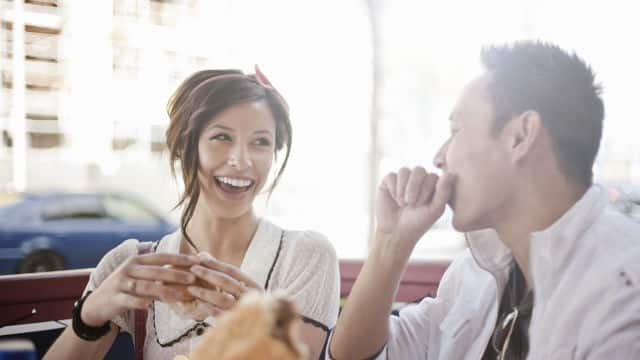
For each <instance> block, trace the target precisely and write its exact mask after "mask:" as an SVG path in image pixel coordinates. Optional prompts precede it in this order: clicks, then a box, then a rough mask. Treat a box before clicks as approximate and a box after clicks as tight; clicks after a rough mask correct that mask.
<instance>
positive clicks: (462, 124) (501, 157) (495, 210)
mask: <svg viewBox="0 0 640 360" xmlns="http://www.w3.org/2000/svg"><path fill="white" fill-rule="evenodd" d="M489 79H490V78H489V76H488V75H485V76H482V77H479V78H477V79H476V80H474V81H472V82H471V83H469V84H468V85H467V86H466V88H465V89H464V91H463V92H462V94H461V96H460V98H459V99H458V102H457V103H456V105H455V107H454V109H453V112H452V113H451V117H450V119H449V121H450V127H451V135H450V137H449V139H447V141H446V142H445V143H444V144H443V145H442V147H441V148H440V150H439V151H438V153H437V154H436V157H435V159H434V163H435V165H436V166H437V167H438V168H440V169H442V170H443V171H449V172H451V173H454V174H455V175H457V181H456V184H455V187H454V191H453V195H452V197H451V200H450V202H449V205H450V206H451V208H452V209H453V226H454V228H455V229H456V230H458V231H471V230H479V229H483V228H487V227H494V225H495V220H496V219H499V218H500V216H501V215H500V214H501V213H503V211H504V209H505V205H504V204H505V203H506V199H507V198H508V196H509V193H510V191H511V184H510V181H512V180H511V179H513V177H512V176H511V174H510V171H511V167H510V166H509V161H508V157H507V155H508V152H507V149H508V146H507V144H506V141H504V140H503V139H502V138H503V137H502V136H501V135H502V134H501V133H498V134H495V135H494V133H493V130H492V126H493V110H492V108H493V106H492V103H491V98H490V94H489V92H488V88H487V85H488V83H489Z"/></svg>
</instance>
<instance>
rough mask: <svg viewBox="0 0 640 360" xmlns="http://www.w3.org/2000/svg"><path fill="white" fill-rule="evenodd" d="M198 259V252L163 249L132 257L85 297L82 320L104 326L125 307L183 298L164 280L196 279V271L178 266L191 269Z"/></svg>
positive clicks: (182, 281) (185, 281) (189, 281)
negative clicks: (195, 254)
mask: <svg viewBox="0 0 640 360" xmlns="http://www.w3.org/2000/svg"><path fill="white" fill-rule="evenodd" d="M198 262H199V259H198V258H197V257H196V256H189V255H175V254H164V253H152V254H145V255H137V256H134V257H131V258H129V259H128V260H127V261H125V262H124V263H123V264H122V265H120V267H118V268H117V269H116V270H115V271H114V272H113V273H111V275H109V276H108V277H107V278H106V279H105V280H104V281H103V282H102V284H100V286H98V287H97V288H96V289H95V290H94V292H93V293H91V295H90V296H89V297H88V298H87V299H86V300H85V302H84V304H83V306H82V313H81V314H80V316H81V317H82V321H83V322H84V323H86V324H87V325H89V326H101V325H103V324H104V323H106V322H107V321H110V320H111V319H113V318H114V317H116V316H118V315H120V314H122V313H123V312H125V311H126V310H129V309H146V308H147V307H148V306H149V304H150V303H151V302H152V301H153V300H162V301H168V302H170V301H177V300H180V297H181V295H182V293H181V292H180V291H178V290H177V289H175V288H172V287H171V286H167V285H165V284H180V285H191V284H193V283H195V280H196V277H195V275H193V274H192V273H190V272H189V271H185V270H179V269H180V268H182V269H188V268H189V267H191V266H192V265H195V264H197V263H198ZM165 265H172V267H167V266H165ZM176 268H178V269H176Z"/></svg>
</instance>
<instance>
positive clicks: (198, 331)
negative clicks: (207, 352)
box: [196, 327, 204, 336]
mask: <svg viewBox="0 0 640 360" xmlns="http://www.w3.org/2000/svg"><path fill="white" fill-rule="evenodd" d="M203 333H204V329H203V328H201V327H198V328H197V329H196V335H198V336H200V335H202V334H203Z"/></svg>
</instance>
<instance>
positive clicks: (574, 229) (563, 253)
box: [465, 185, 607, 292]
mask: <svg viewBox="0 0 640 360" xmlns="http://www.w3.org/2000/svg"><path fill="white" fill-rule="evenodd" d="M606 204H607V195H606V191H605V190H604V189H603V188H602V187H601V186H598V185H592V186H591V187H590V188H589V189H588V190H587V192H585V194H584V195H583V196H582V197H581V198H580V200H578V201H577V202H576V203H575V204H574V205H573V206H572V207H571V208H570V209H569V211H567V212H566V213H564V214H563V215H562V216H561V217H560V218H559V219H558V220H556V222H555V223H553V224H552V225H551V226H549V227H548V228H546V229H544V230H542V231H537V232H533V233H531V241H530V245H529V246H530V252H529V266H530V270H531V277H532V279H533V287H534V289H536V292H538V291H539V290H541V289H542V288H545V287H547V286H553V285H552V284H553V283H554V281H551V282H549V281H550V280H553V279H552V275H553V274H558V273H560V272H562V270H563V269H564V268H565V267H566V266H567V264H568V262H569V260H570V257H571V253H572V251H571V250H572V249H574V247H575V246H576V245H575V244H576V242H577V241H578V239H579V238H580V237H581V236H582V234H583V233H584V231H586V230H587V228H588V227H589V225H590V224H591V223H593V221H594V219H595V218H596V217H597V216H598V215H599V214H600V213H601V212H602V211H603V210H604V208H605V207H606ZM465 236H466V238H467V243H468V245H469V248H470V250H471V253H472V254H473V257H474V259H475V260H476V262H477V263H478V265H480V267H482V268H484V269H485V270H487V271H489V272H490V273H492V274H493V275H494V276H495V277H496V279H497V280H498V284H499V287H500V288H501V287H502V286H504V283H505V282H506V278H507V274H508V269H509V264H510V263H511V261H512V259H513V256H512V254H511V251H510V250H509V248H508V247H507V246H505V245H504V243H503V242H502V241H501V240H500V238H499V237H498V234H497V233H496V232H495V230H493V229H484V230H479V231H472V232H468V233H466V234H465ZM547 284H549V285H547Z"/></svg>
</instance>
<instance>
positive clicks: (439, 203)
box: [431, 173, 456, 209]
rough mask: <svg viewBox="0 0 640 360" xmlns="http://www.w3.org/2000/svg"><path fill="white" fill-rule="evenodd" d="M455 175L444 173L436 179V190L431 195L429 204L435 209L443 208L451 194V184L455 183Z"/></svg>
mask: <svg viewBox="0 0 640 360" xmlns="http://www.w3.org/2000/svg"><path fill="white" fill-rule="evenodd" d="M455 181H456V176H455V175H454V174H452V173H444V174H442V176H440V179H438V183H437V184H436V192H435V194H434V195H433V200H432V201H431V205H432V206H433V207H434V208H436V209H444V206H445V205H446V204H447V202H448V201H449V199H451V195H452V194H453V185H454V184H455Z"/></svg>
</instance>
